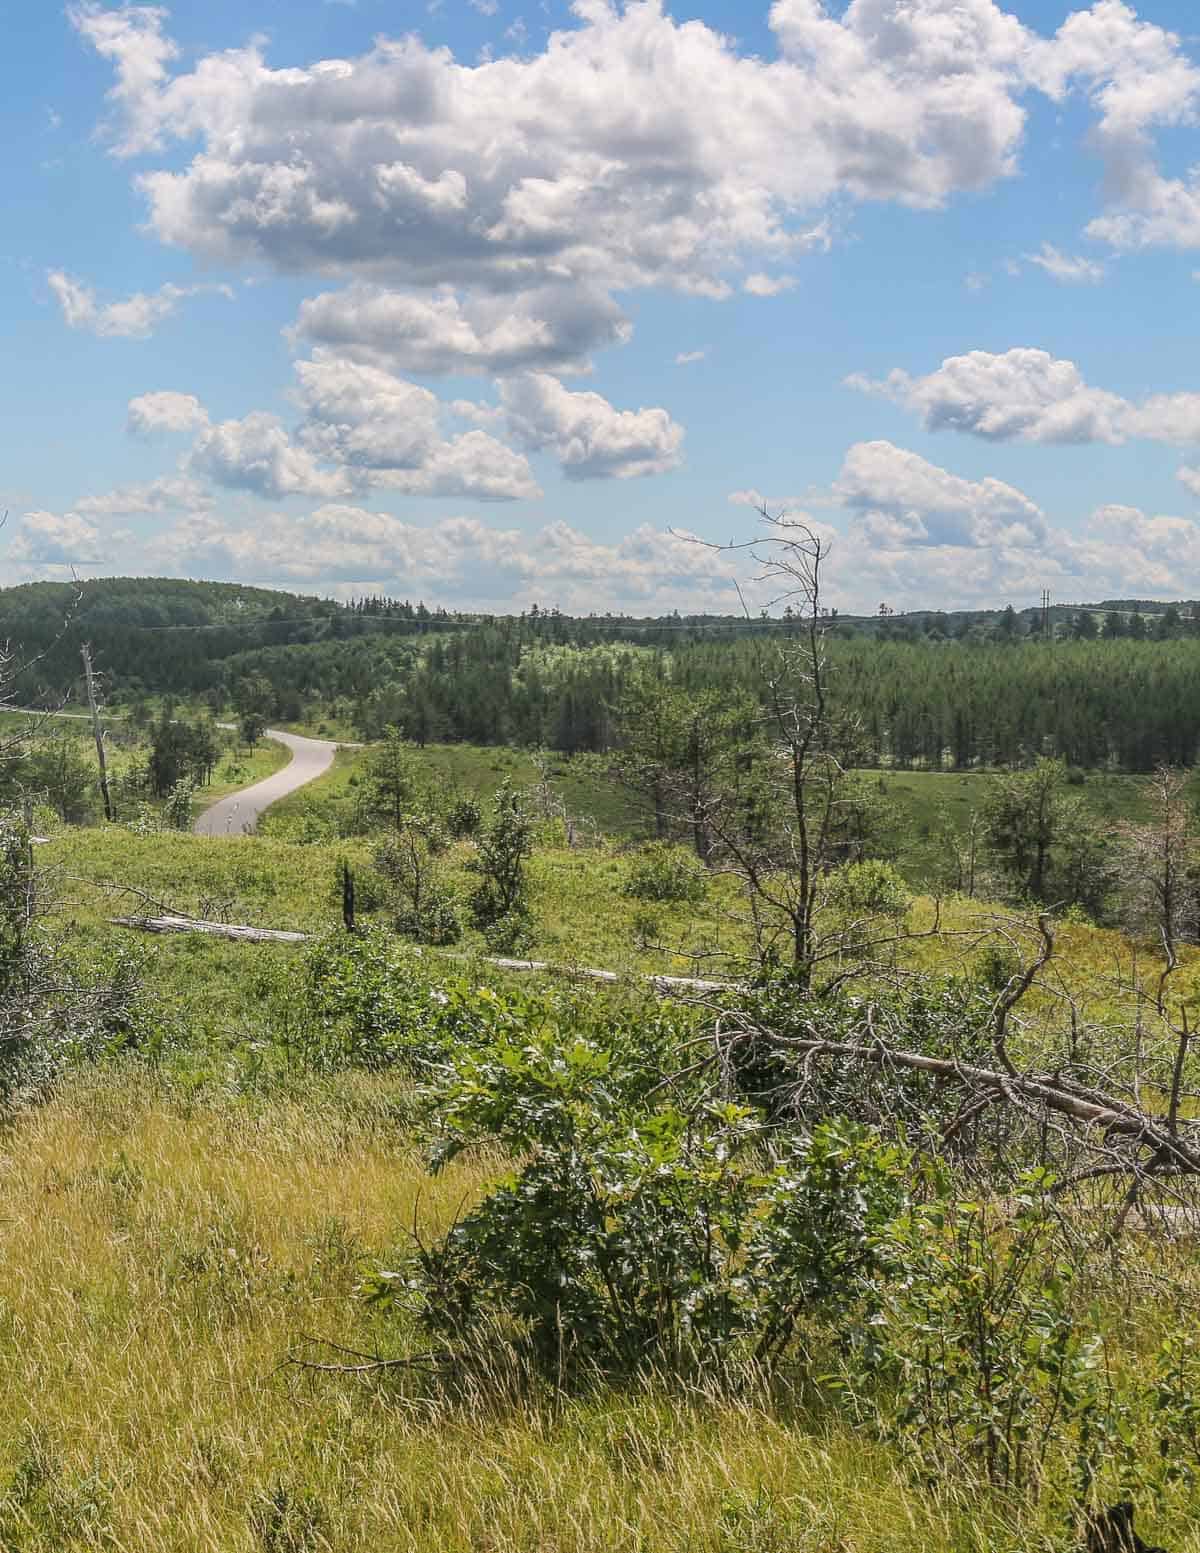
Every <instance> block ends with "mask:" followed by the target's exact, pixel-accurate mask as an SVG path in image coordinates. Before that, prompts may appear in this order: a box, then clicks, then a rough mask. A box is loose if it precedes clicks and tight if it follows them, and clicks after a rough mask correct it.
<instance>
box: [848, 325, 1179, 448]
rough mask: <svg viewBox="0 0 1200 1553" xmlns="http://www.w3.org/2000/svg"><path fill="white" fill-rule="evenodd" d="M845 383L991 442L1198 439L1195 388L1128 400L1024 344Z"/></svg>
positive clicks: (934, 424)
mask: <svg viewBox="0 0 1200 1553" xmlns="http://www.w3.org/2000/svg"><path fill="white" fill-rule="evenodd" d="M846 381H847V383H848V384H849V386H850V387H852V388H857V389H859V390H861V391H862V392H865V393H871V394H877V395H881V396H882V397H884V398H887V399H891V400H892V401H893V402H894V403H896V404H899V405H902V406H903V407H904V408H905V409H908V410H912V411H914V412H915V413H916V414H917V415H919V416H920V418H921V421H922V423H923V424H924V425H925V427H926V428H927V429H928V430H930V431H944V430H949V431H961V432H969V433H971V434H972V435H974V436H976V437H983V438H985V439H986V440H988V441H990V442H1042V443H1088V442H1107V443H1112V444H1119V443H1122V442H1125V441H1128V440H1129V439H1130V438H1141V439H1145V440H1147V441H1153V442H1169V443H1176V444H1181V445H1182V444H1187V443H1191V442H1200V394H1193V393H1178V394H1153V395H1151V396H1150V397H1148V398H1146V399H1144V400H1142V401H1141V402H1140V403H1135V402H1133V401H1131V400H1128V399H1125V398H1123V397H1122V396H1121V395H1119V394H1114V393H1110V392H1108V391H1107V390H1106V389H1101V388H1093V387H1092V386H1091V385H1090V384H1088V383H1087V382H1086V381H1085V379H1084V377H1083V374H1082V373H1081V372H1080V370H1079V368H1078V367H1077V366H1076V364H1075V363H1074V362H1073V361H1064V360H1060V359H1056V358H1055V357H1053V356H1051V355H1050V354H1049V353H1048V352H1047V351H1043V350H1035V349H1032V348H1029V347H1017V348H1015V349H1013V350H1009V351H1005V352H1004V353H1003V354H1001V355H995V354H993V353H992V352H990V351H969V352H968V353H967V354H966V355H964V356H950V357H948V358H947V359H946V360H945V361H943V362H942V364H941V366H940V367H939V368H938V369H937V371H935V372H931V373H929V374H928V375H927V376H925V377H912V376H910V375H909V374H908V373H907V372H904V371H902V370H900V369H899V368H897V369H896V370H895V371H893V372H890V373H889V374H888V375H887V377H886V378H884V379H883V380H882V381H874V380H872V379H870V378H866V377H863V376H861V375H857V374H856V375H854V376H852V377H850V378H848V379H847V380H846Z"/></svg>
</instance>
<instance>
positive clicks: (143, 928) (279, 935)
mask: <svg viewBox="0 0 1200 1553" xmlns="http://www.w3.org/2000/svg"><path fill="white" fill-rule="evenodd" d="M109 921H110V922H112V923H113V924H114V926H116V927H128V928H135V929H137V931H138V932H141V933H207V934H208V935H209V937H210V938H232V939H234V940H235V941H236V942H238V943H243V944H306V943H307V942H308V939H309V935H308V934H307V933H284V932H280V931H278V930H276V929H274V928H265V927H241V926H236V925H234V924H232V923H228V922H202V921H201V920H200V919H199V918H198V917H110V918H109Z"/></svg>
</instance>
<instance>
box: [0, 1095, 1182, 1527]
mask: <svg viewBox="0 0 1200 1553" xmlns="http://www.w3.org/2000/svg"><path fill="white" fill-rule="evenodd" d="M403 1098H404V1097H403V1093H402V1092H401V1093H399V1094H397V1091H396V1087H395V1085H394V1083H392V1082H390V1081H388V1080H386V1079H381V1078H365V1077H362V1076H358V1077H355V1076H350V1077H344V1078H341V1079H339V1080H337V1081H336V1082H329V1083H326V1084H323V1085H322V1084H318V1083H315V1082H309V1083H307V1084H298V1085H297V1086H296V1087H295V1088H294V1090H293V1091H292V1092H287V1091H284V1092H280V1091H279V1090H276V1091H275V1092H274V1093H272V1094H270V1095H266V1096H263V1095H259V1094H256V1093H253V1092H249V1093H247V1092H242V1093H235V1092H229V1093H224V1094H223V1093H221V1092H220V1091H219V1090H217V1089H213V1090H211V1091H209V1092H206V1093H204V1094H201V1095H197V1094H195V1093H194V1092H190V1091H188V1090H186V1089H184V1088H183V1087H182V1086H180V1085H179V1084H177V1083H176V1084H172V1083H168V1082H166V1081H164V1080H162V1079H161V1078H160V1079H156V1078H155V1077H154V1076H153V1075H152V1074H149V1073H145V1072H139V1071H131V1070H122V1071H119V1072H110V1073H98V1074H87V1075H82V1076H80V1077H78V1078H76V1079H73V1080H72V1081H70V1082H69V1083H67V1084H66V1085H65V1086H63V1088H62V1089H61V1090H60V1092H59V1093H58V1094H57V1095H56V1096H55V1097H54V1099H53V1100H52V1101H51V1102H50V1103H49V1104H47V1105H45V1106H43V1107H42V1108H40V1109H39V1110H36V1111H34V1112H32V1113H30V1114H28V1115H26V1116H24V1117H22V1118H21V1119H20V1120H19V1121H18V1122H17V1123H16V1124H15V1125H14V1126H13V1127H12V1128H11V1129H10V1130H9V1131H8V1133H7V1134H6V1136H5V1138H4V1140H3V1143H2V1144H0V1168H2V1169H3V1172H4V1183H5V1224H4V1226H3V1230H2V1236H3V1238H2V1239H0V1377H2V1380H3V1385H4V1394H5V1396H6V1398H7V1399H8V1405H7V1407H6V1410H5V1418H4V1420H3V1423H2V1424H0V1546H3V1547H5V1548H6V1549H7V1548H12V1549H18V1548H19V1549H23V1550H31V1553H32V1550H37V1553H43V1550H44V1553H50V1550H60V1549H76V1548H79V1549H83V1548H114V1549H122V1550H130V1553H132V1550H134V1549H137V1550H139V1553H141V1550H153V1553H284V1550H287V1553H316V1550H323V1549H335V1550H338V1553H352V1550H364V1553H365V1550H367V1549H388V1550H392V1549H395V1550H398V1553H399V1550H405V1553H409V1550H411V1553H547V1550H554V1553H602V1550H603V1553H649V1550H653V1553H795V1550H805V1553H968V1550H970V1553H1008V1550H1011V1553H1018V1550H1020V1553H1029V1550H1031V1549H1046V1550H1050V1549H1053V1548H1057V1547H1062V1546H1065V1544H1064V1543H1063V1542H1062V1541H1061V1534H1062V1528H1061V1526H1060V1525H1059V1524H1058V1523H1057V1521H1056V1519H1055V1517H1054V1516H1053V1515H1052V1514H1051V1513H1049V1512H1047V1513H1044V1514H1043V1513H1039V1512H1038V1511H1036V1510H1033V1511H1030V1512H1028V1513H1025V1514H1021V1515H1017V1516H1013V1515H1011V1514H1006V1513H1004V1511H1003V1508H1002V1507H996V1508H990V1507H988V1506H986V1505H985V1506H981V1505H980V1504H979V1503H977V1502H973V1500H972V1497H971V1496H969V1495H967V1494H964V1493H962V1492H960V1491H956V1490H955V1489H954V1488H953V1486H952V1485H947V1490H946V1491H945V1492H944V1493H941V1494H936V1493H931V1492H929V1491H927V1490H924V1489H921V1488H919V1487H917V1486H915V1485H914V1484H913V1482H912V1480H911V1478H910V1477H909V1476H908V1475H907V1474H906V1472H905V1469H904V1466H903V1464H902V1462H901V1461H900V1459H899V1458H898V1456H897V1455H896V1454H895V1453H894V1452H893V1451H892V1450H891V1449H890V1448H889V1447H888V1446H886V1445H885V1444H882V1443H879V1442H877V1441H873V1440H872V1439H871V1438H870V1434H869V1432H866V1431H863V1430H862V1429H859V1428H855V1427H854V1426H853V1424H852V1423H851V1421H850V1420H848V1419H844V1420H840V1421H839V1418H838V1415H837V1410H836V1408H834V1409H829V1408H823V1409H816V1408H814V1407H813V1406H812V1405H811V1404H810V1403H809V1402H806V1400H805V1399H803V1398H800V1397H795V1396H792V1397H789V1396H787V1395H774V1396H767V1395H764V1394H759V1393H757V1392H756V1391H755V1390H754V1388H753V1387H750V1388H748V1389H746V1390H744V1392H743V1394H742V1395H740V1396H738V1395H731V1394H730V1393H729V1392H728V1390H725V1391H721V1390H720V1389H719V1388H716V1387H714V1388H713V1390H712V1391H711V1393H706V1392H705V1391H704V1390H703V1389H698V1390H696V1391H694V1392H693V1393H692V1394H690V1395H684V1396H681V1395H679V1393H678V1391H677V1390H674V1389H672V1390H667V1389H666V1388H663V1389H661V1390H659V1389H658V1388H656V1387H655V1385H654V1383H653V1381H649V1382H647V1383H646V1384H645V1385H643V1386H640V1387H635V1388H631V1389H625V1390H610V1391H604V1392H602V1393H598V1394H595V1395H592V1396H584V1397H577V1398H574V1399H571V1398H567V1399H563V1398H555V1397H553V1396H551V1395H549V1394H546V1393H543V1392H541V1391H539V1390H537V1389H533V1390H531V1391H528V1392H520V1391H519V1390H518V1394H516V1395H511V1394H510V1395H509V1397H508V1399H507V1400H502V1399H501V1398H498V1397H497V1396H496V1395H495V1394H494V1393H493V1391H492V1389H491V1388H490V1387H489V1388H488V1389H487V1390H486V1392H485V1389H484V1388H483V1386H482V1385H476V1384H473V1383H472V1382H471V1380H470V1378H469V1377H468V1378H467V1379H466V1380H465V1381H464V1383H463V1385H462V1386H461V1387H460V1388H458V1389H457V1390H455V1389H451V1390H450V1391H449V1392H448V1393H445V1392H443V1393H439V1392H436V1391H435V1390H433V1389H432V1388H430V1387H428V1386H427V1385H422V1384H421V1381H420V1372H417V1373H416V1375H415V1376H413V1375H406V1374H405V1372H397V1373H396V1374H388V1373H385V1374H382V1375H378V1374H377V1375H373V1376H366V1377H363V1376H353V1375H348V1376H341V1375H331V1374H322V1373H313V1372H306V1371H302V1370H299V1369H296V1368H293V1367H290V1366H289V1365H288V1364H287V1360H288V1358H289V1356H291V1355H300V1356H303V1357H306V1358H309V1359H313V1360H316V1361H318V1362H330V1361H332V1362H338V1359H339V1356H338V1355H337V1354H336V1353H335V1352H333V1351H332V1350H329V1349H326V1348H322V1347H321V1346H320V1345H319V1344H317V1343H314V1342H312V1341H310V1339H312V1338H314V1337H316V1338H330V1339H332V1340H334V1341H335V1342H337V1343H338V1344H340V1345H342V1346H343V1347H345V1348H350V1349H356V1350H358V1351H360V1352H363V1353H367V1354H375V1353H381V1354H384V1355H387V1356H393V1357H394V1356H400V1355H403V1354H405V1353H406V1352H410V1351H411V1350H412V1347H413V1343H414V1339H413V1336H412V1334H410V1333H408V1332H407V1331H406V1330H405V1328H404V1326H403V1324H402V1323H398V1322H397V1321H396V1319H395V1318H381V1317H377V1316H373V1315H372V1314H371V1312H370V1310H369V1309H367V1308H366V1307H364V1306H363V1305H362V1304H361V1302H358V1301H356V1300H355V1298H354V1289H355V1285H356V1283H357V1281H358V1278H359V1275H360V1269H361V1267H362V1266H363V1264H369V1263H371V1262H374V1261H377V1260H381V1259H382V1260H383V1261H385V1262H386V1261H387V1259H388V1258H389V1257H390V1256H391V1255H392V1254H393V1252H394V1250H395V1249H396V1246H397V1243H398V1241H400V1240H401V1239H402V1238H403V1236H404V1232H405V1230H406V1229H407V1228H408V1227H410V1226H413V1225H414V1224H415V1225H416V1227H417V1229H418V1232H419V1233H422V1234H425V1235H430V1234H432V1233H434V1232H435V1231H436V1230H437V1228H438V1227H439V1226H441V1227H444V1226H445V1225H446V1224H447V1223H448V1222H449V1220H450V1219H451V1217H452V1216H453V1215H454V1214H456V1213H458V1212H460V1211H461V1209H462V1206H463V1204H464V1202H469V1201H470V1200H471V1199H472V1197H473V1196H474V1195H477V1194H478V1192H479V1191H480V1190H481V1189H482V1186H483V1185H484V1183H485V1182H486V1180H487V1179H488V1177H489V1176H490V1175H492V1174H494V1172H495V1169H496V1168H497V1167H496V1163H495V1162H492V1161H490V1160H488V1159H486V1158H475V1159H472V1160H470V1161H468V1162H466V1163H462V1164H459V1165H457V1166H455V1167H452V1168H451V1169H450V1170H448V1171H446V1172H445V1173H444V1174H442V1175H441V1176H439V1177H436V1178H432V1179H431V1178H430V1177H429V1176H428V1175H427V1173H426V1172H425V1171H424V1170H423V1168H422V1165H421V1162H420V1160H419V1159H418V1157H417V1156H416V1154H415V1153H414V1151H413V1150H412V1148H411V1146H410V1145H409V1144H408V1143H407V1142H406V1140H405V1137H404V1134H403V1130H402V1129H401V1128H400V1127H398V1126H397V1122H396V1115H397V1110H398V1108H399V1109H400V1110H401V1111H402V1108H403ZM348 1362H351V1363H352V1362H353V1360H350V1361H348ZM510 1393H511V1388H510ZM1161 1534H1162V1535H1163V1536H1169V1537H1170V1539H1171V1540H1170V1546H1171V1548H1172V1550H1173V1553H1189V1550H1191V1553H1194V1550H1195V1549H1197V1548H1200V1533H1198V1532H1197V1530H1196V1526H1195V1523H1194V1522H1189V1518H1188V1510H1187V1505H1186V1503H1180V1504H1178V1505H1175V1506H1173V1507H1172V1508H1171V1509H1170V1511H1169V1512H1168V1517H1167V1518H1165V1519H1164V1520H1163V1521H1162V1522H1161Z"/></svg>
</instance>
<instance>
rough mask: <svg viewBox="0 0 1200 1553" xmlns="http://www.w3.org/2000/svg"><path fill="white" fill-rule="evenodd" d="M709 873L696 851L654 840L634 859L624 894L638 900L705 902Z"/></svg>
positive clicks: (624, 886) (623, 888) (624, 887)
mask: <svg viewBox="0 0 1200 1553" xmlns="http://www.w3.org/2000/svg"><path fill="white" fill-rule="evenodd" d="M707 885H708V874H707V871H706V869H705V867H704V864H703V863H702V862H701V861H700V859H699V858H698V857H697V856H696V855H695V853H694V852H688V851H685V850H684V848H683V847H674V846H670V845H668V844H667V843H666V842H661V841H652V842H650V843H649V844H648V845H646V846H644V847H642V848H641V850H640V851H639V852H638V853H637V854H636V856H635V857H634V860H633V863H632V865H631V867H630V869H629V873H628V875H627V876H626V879H625V882H624V884H623V885H622V886H621V892H622V894H624V895H628V896H629V897H630V898H631V899H633V900H637V901H659V902H663V903H666V902H684V901H690V902H692V903H693V904H695V903H698V902H699V901H702V900H703V899H704V895H705V891H706V889H707Z"/></svg>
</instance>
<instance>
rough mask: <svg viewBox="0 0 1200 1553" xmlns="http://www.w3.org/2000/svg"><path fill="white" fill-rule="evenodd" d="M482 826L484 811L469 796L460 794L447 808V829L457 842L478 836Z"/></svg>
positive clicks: (475, 800)
mask: <svg viewBox="0 0 1200 1553" xmlns="http://www.w3.org/2000/svg"><path fill="white" fill-rule="evenodd" d="M482 824H483V810H482V809H481V808H480V807H479V802H478V800H477V799H475V798H472V797H471V796H470V795H469V794H459V795H458V796H457V797H456V798H454V799H453V800H452V801H451V802H450V804H449V805H448V806H447V808H446V829H447V830H448V831H449V832H450V834H451V836H453V837H454V839H455V841H462V840H463V839H465V838H466V837H468V836H477V835H478V834H479V827H480V826H481V825H482Z"/></svg>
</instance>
